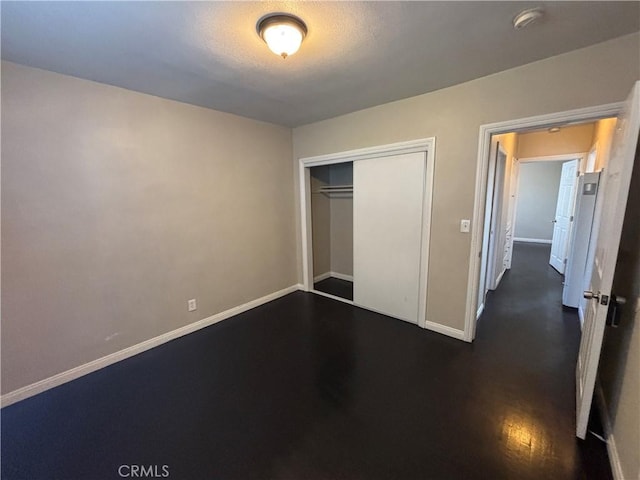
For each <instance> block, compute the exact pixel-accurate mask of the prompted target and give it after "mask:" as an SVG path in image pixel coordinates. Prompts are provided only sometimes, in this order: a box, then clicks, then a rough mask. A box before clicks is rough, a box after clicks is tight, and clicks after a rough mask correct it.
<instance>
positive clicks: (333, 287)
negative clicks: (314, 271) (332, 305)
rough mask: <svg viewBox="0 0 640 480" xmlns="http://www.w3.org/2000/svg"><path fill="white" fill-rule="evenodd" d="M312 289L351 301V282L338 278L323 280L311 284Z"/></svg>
mask: <svg viewBox="0 0 640 480" xmlns="http://www.w3.org/2000/svg"><path fill="white" fill-rule="evenodd" d="M313 288H315V289H316V290H318V291H320V292H324V293H330V294H331V295H335V296H336V297H340V298H345V299H347V300H353V282H349V281H348V280H341V279H339V278H334V277H330V278H325V279H324V280H322V281H320V282H316V283H314V284H313Z"/></svg>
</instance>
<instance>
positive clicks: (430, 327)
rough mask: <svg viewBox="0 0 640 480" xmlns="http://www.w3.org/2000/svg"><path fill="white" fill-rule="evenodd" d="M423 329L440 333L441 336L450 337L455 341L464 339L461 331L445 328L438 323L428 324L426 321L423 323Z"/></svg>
mask: <svg viewBox="0 0 640 480" xmlns="http://www.w3.org/2000/svg"><path fill="white" fill-rule="evenodd" d="M423 328H424V329H425V330H431V331H432V332H436V333H440V334H442V335H446V336H447V337H452V338H455V339H457V340H464V339H465V338H464V331H463V330H458V329H457V328H451V327H447V326H446V325H440V324H439V323H434V322H430V321H428V320H427V321H425V325H424V327H423Z"/></svg>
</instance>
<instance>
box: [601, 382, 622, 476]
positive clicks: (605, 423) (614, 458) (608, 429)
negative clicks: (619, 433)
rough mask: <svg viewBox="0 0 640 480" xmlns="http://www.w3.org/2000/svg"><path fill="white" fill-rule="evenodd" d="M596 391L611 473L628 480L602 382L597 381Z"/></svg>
mask: <svg viewBox="0 0 640 480" xmlns="http://www.w3.org/2000/svg"><path fill="white" fill-rule="evenodd" d="M595 393H596V402H597V403H598V409H599V410H600V419H601V420H602V427H603V428H604V438H606V439H607V453H608V454H609V463H610V464H611V473H612V474H613V478H614V480H626V479H625V478H624V472H623V471H622V465H621V464H620V455H619V454H618V448H617V447H616V439H615V438H614V436H613V426H612V425H611V418H610V417H609V410H607V402H606V400H605V399H604V392H603V391H602V386H601V385H600V382H597V383H596V391H595Z"/></svg>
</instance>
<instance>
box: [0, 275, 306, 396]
mask: <svg viewBox="0 0 640 480" xmlns="http://www.w3.org/2000/svg"><path fill="white" fill-rule="evenodd" d="M302 289H304V286H303V285H300V284H297V285H292V286H290V287H287V288H284V289H282V290H279V291H277V292H274V293H270V294H269V295H265V296H264V297H260V298H257V299H255V300H251V301H250V302H247V303H244V304H242V305H238V306H237V307H233V308H230V309H228V310H225V311H224V312H220V313H216V314H215V315H211V316H210V317H207V318H204V319H202V320H199V321H197V322H194V323H190V324H189V325H185V326H184V327H180V328H177V329H176V330H172V331H170V332H167V333H163V334H162V335H158V336H157V337H154V338H151V339H149V340H145V341H144V342H140V343H138V344H136V345H132V346H130V347H127V348H125V349H123V350H120V351H118V352H114V353H111V354H109V355H106V356H104V357H102V358H98V359H97V360H93V361H91V362H89V363H85V364H84V365H80V366H77V367H74V368H72V369H70V370H67V371H65V372H61V373H58V374H57V375H54V376H52V377H49V378H45V379H44V380H40V381H39V382H35V383H32V384H31V385H27V386H26V387H22V388H19V389H17V390H14V391H13V392H9V393H6V394H4V395H2V397H1V399H0V404H1V405H2V407H6V406H8V405H11V404H13V403H16V402H19V401H20V400H24V399H26V398H29V397H32V396H34V395H37V394H39V393H42V392H44V391H46V390H49V389H51V388H54V387H57V386H59V385H62V384H64V383H67V382H70V381H71V380H75V379H77V378H80V377H82V376H84V375H87V374H89V373H92V372H95V371H96V370H100V369H101V368H104V367H108V366H109V365H113V364H114V363H117V362H120V361H122V360H125V359H127V358H129V357H133V356H134V355H137V354H139V353H142V352H145V351H147V350H150V349H152V348H154V347H157V346H159V345H162V344H163V343H167V342H169V341H171V340H175V339H176V338H180V337H182V336H184V335H188V334H190V333H193V332H195V331H197V330H200V329H202V328H205V327H208V326H210V325H213V324H215V323H218V322H220V321H222V320H226V319H227V318H230V317H233V316H235V315H238V314H240V313H243V312H246V311H247V310H251V309H252V308H256V307H259V306H260V305H264V304H265V303H268V302H271V301H273V300H276V299H278V298H280V297H284V296H285V295H289V294H290V293H292V292H295V291H297V290H302Z"/></svg>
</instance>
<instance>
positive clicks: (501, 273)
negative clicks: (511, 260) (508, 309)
mask: <svg viewBox="0 0 640 480" xmlns="http://www.w3.org/2000/svg"><path fill="white" fill-rule="evenodd" d="M506 272H507V269H506V268H503V269H502V271H501V272H500V274H499V275H498V278H496V288H494V290H497V288H498V286H500V282H501V281H502V277H504V274H505V273H506Z"/></svg>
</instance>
